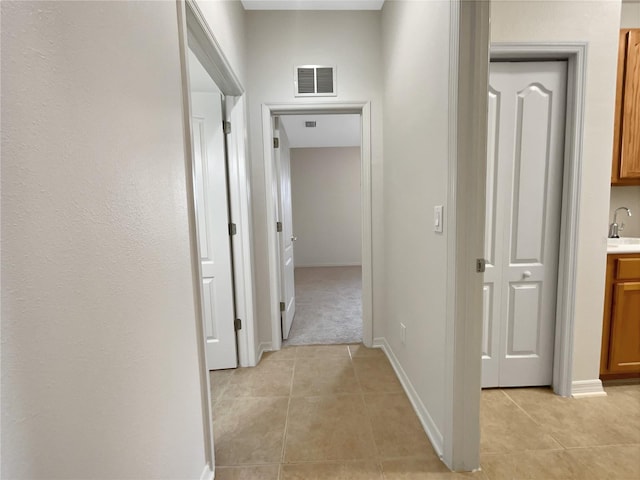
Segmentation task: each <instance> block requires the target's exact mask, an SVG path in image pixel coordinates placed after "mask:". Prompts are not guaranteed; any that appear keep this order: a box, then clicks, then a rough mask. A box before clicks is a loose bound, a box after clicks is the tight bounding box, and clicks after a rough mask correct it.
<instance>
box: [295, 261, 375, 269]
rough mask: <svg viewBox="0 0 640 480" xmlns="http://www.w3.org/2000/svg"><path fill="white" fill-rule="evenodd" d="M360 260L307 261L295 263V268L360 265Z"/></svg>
mask: <svg viewBox="0 0 640 480" xmlns="http://www.w3.org/2000/svg"><path fill="white" fill-rule="evenodd" d="M361 266H362V262H357V263H309V264H298V263H296V266H295V268H312V267H361Z"/></svg>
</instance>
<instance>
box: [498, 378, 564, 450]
mask: <svg viewBox="0 0 640 480" xmlns="http://www.w3.org/2000/svg"><path fill="white" fill-rule="evenodd" d="M500 391H501V392H502V393H504V394H505V395H506V397H507V398H508V399H509V400H511V402H513V404H514V405H515V406H516V407H517V408H518V409H519V410H520V411H522V412H523V413H524V414H525V415H526V416H527V417H528V418H529V419H531V421H532V422H533V423H535V424H536V425H537V426H538V427H540V428H541V429H542V431H543V432H545V433H546V434H547V435H549V436H550V437H551V438H552V439H553V441H554V442H556V443H557V444H558V445H560V446H561V447H562V450H566V449H567V446H566V445H565V444H564V443H562V442H561V441H560V440H559V439H558V438H556V436H555V434H554V433H553V432H551V431H549V429H548V428H547V427H546V426H544V425H543V424H542V423H540V422H538V421H537V420H536V419H535V418H533V417H532V416H531V414H530V413H529V412H527V411H526V410H525V409H524V407H522V406H521V405H520V404H519V403H518V402H516V401H515V400H514V399H513V398H512V397H511V395H509V394H508V393H507V392H506V390H504V389H502V388H501V389H500Z"/></svg>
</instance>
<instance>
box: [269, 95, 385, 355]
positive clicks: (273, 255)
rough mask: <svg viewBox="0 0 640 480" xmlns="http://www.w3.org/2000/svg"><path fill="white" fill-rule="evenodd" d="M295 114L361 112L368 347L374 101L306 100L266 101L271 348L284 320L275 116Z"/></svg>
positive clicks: (367, 338)
mask: <svg viewBox="0 0 640 480" xmlns="http://www.w3.org/2000/svg"><path fill="white" fill-rule="evenodd" d="M292 114H298V115H300V114H308V115H314V114H315V115H318V114H358V115H360V120H361V125H362V131H361V135H362V136H361V143H360V179H361V185H362V188H361V208H360V212H361V224H362V234H361V242H362V247H361V248H362V341H363V343H364V344H365V345H366V346H367V347H371V346H372V344H373V275H372V264H373V258H372V231H371V220H372V219H371V103H370V102H349V103H331V102H327V103H304V104H277V103H265V104H263V105H262V132H263V137H262V144H263V155H264V167H265V176H264V181H265V193H266V195H265V199H266V210H267V226H268V228H267V250H268V274H269V299H270V304H271V312H270V316H271V348H272V350H280V348H282V325H281V322H280V308H279V305H280V280H279V279H280V255H279V246H278V237H277V232H276V221H277V213H276V201H277V188H276V183H275V182H276V181H278V179H277V178H276V168H275V167H276V165H275V158H274V155H273V140H272V132H273V120H272V119H273V117H274V116H282V115H292Z"/></svg>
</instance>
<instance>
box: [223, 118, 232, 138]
mask: <svg viewBox="0 0 640 480" xmlns="http://www.w3.org/2000/svg"><path fill="white" fill-rule="evenodd" d="M222 129H223V130H224V133H225V134H226V135H229V134H230V133H231V122H227V121H226V120H223V121H222Z"/></svg>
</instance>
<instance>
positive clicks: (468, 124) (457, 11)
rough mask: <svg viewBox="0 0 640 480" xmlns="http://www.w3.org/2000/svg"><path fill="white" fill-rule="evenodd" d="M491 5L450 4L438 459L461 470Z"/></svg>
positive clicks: (479, 237) (477, 295)
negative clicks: (444, 313)
mask: <svg viewBox="0 0 640 480" xmlns="http://www.w3.org/2000/svg"><path fill="white" fill-rule="evenodd" d="M489 8H490V5H489V2H466V1H461V0H454V1H452V2H451V4H450V37H449V92H448V95H449V139H448V141H449V156H448V186H447V209H446V211H445V216H446V222H445V224H447V225H449V227H448V234H447V280H446V282H447V294H446V305H447V310H446V311H447V316H446V330H445V375H444V377H445V392H444V425H443V426H442V437H443V441H444V444H443V452H442V455H443V458H442V459H443V461H444V462H445V464H446V465H447V466H448V467H449V468H451V469H452V470H461V471H469V470H474V469H477V468H478V467H479V466H480V377H481V362H482V283H483V276H482V274H480V273H477V272H476V268H475V263H476V259H477V258H481V257H482V256H483V252H484V230H485V221H484V217H485V171H486V163H487V155H486V151H487V148H486V147H487V92H488V88H489V86H488V81H489V33H490V31H489Z"/></svg>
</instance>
